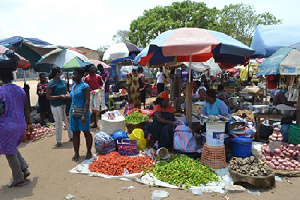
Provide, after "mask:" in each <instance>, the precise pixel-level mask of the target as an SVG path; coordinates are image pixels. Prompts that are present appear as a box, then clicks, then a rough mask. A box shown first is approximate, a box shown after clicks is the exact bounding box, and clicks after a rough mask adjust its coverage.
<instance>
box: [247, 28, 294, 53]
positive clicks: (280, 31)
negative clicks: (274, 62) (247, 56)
mask: <svg viewBox="0 0 300 200" xmlns="http://www.w3.org/2000/svg"><path fill="white" fill-rule="evenodd" d="M297 42H300V26H287V25H258V26H257V27H256V29H255V32H254V35H253V38H252V43H251V46H250V47H251V48H252V49H254V50H255V53H254V55H253V56H252V57H253V58H266V57H269V56H271V55H272V54H273V53H275V52H276V51H277V50H278V49H280V48H283V47H287V46H290V45H293V44H295V43H297Z"/></svg>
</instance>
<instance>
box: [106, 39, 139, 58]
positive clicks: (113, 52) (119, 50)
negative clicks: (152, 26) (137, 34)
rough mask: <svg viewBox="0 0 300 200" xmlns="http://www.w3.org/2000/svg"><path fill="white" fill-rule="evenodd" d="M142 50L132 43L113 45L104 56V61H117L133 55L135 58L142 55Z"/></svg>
mask: <svg viewBox="0 0 300 200" xmlns="http://www.w3.org/2000/svg"><path fill="white" fill-rule="evenodd" d="M140 52H141V50H140V49H139V48H138V47H137V46H135V45H134V44H132V43H130V42H120V43H117V44H114V45H111V46H110V47H109V48H108V49H107V50H106V51H105V52H104V55H103V59H102V60H115V59H117V58H124V57H128V56H130V55H132V54H134V55H135V56H136V55H137V54H138V53H140Z"/></svg>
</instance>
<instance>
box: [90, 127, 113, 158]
mask: <svg viewBox="0 0 300 200" xmlns="http://www.w3.org/2000/svg"><path fill="white" fill-rule="evenodd" d="M94 141H95V148H96V152H97V153H98V154H107V153H110V152H112V151H115V150H116V146H115V142H114V139H113V138H112V137H111V136H110V135H108V134H107V133H105V132H98V133H96V134H95V139H94Z"/></svg>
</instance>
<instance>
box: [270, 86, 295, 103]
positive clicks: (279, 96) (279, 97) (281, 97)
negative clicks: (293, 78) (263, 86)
mask: <svg viewBox="0 0 300 200" xmlns="http://www.w3.org/2000/svg"><path fill="white" fill-rule="evenodd" d="M279 89H280V90H279V91H278V92H277V93H276V95H275V97H274V99H273V105H274V106H277V105H279V104H285V105H287V106H293V105H294V102H292V101H288V100H287V98H286V96H285V93H286V92H287V85H285V84H281V85H280V86H279Z"/></svg>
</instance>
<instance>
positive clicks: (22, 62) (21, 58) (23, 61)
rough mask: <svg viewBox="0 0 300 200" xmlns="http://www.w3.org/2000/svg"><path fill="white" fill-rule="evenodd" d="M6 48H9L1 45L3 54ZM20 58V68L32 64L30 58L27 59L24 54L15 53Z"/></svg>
mask: <svg viewBox="0 0 300 200" xmlns="http://www.w3.org/2000/svg"><path fill="white" fill-rule="evenodd" d="M6 50H9V49H8V48H6V47H4V46H2V45H0V54H3V53H5V51H6ZM15 54H16V55H17V56H18V57H19V58H20V60H19V65H18V68H22V69H24V68H27V67H29V66H30V62H29V61H28V60H26V59H25V58H23V57H22V56H20V55H19V54H17V53H15Z"/></svg>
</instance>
